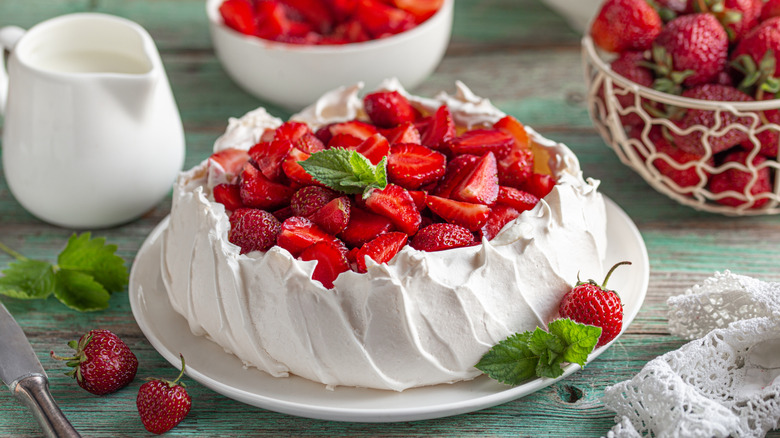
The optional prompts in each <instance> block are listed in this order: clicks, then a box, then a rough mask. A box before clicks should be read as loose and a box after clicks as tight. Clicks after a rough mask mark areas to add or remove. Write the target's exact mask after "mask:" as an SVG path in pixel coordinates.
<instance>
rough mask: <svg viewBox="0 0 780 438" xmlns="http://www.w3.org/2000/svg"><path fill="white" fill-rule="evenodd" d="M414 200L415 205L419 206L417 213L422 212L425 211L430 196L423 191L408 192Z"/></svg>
mask: <svg viewBox="0 0 780 438" xmlns="http://www.w3.org/2000/svg"><path fill="white" fill-rule="evenodd" d="M407 192H409V194H410V195H411V196H412V199H414V205H416V206H417V211H419V212H422V211H423V210H425V198H426V197H427V196H428V194H427V193H426V192H425V191H423V190H407Z"/></svg>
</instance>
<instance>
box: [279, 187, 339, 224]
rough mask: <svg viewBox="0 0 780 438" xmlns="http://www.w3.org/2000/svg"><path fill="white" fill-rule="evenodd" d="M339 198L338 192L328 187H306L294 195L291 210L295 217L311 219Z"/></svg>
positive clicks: (291, 200)
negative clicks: (318, 211)
mask: <svg viewBox="0 0 780 438" xmlns="http://www.w3.org/2000/svg"><path fill="white" fill-rule="evenodd" d="M338 196H339V195H338V193H337V192H335V191H333V190H331V189H329V188H327V187H321V186H306V187H303V188H300V189H298V190H297V191H296V192H295V194H293V196H292V198H291V199H290V208H292V212H293V214H294V215H295V216H302V217H310V216H311V215H313V214H314V212H316V211H317V210H319V209H321V208H322V207H324V206H325V204H327V203H328V202H330V201H332V200H334V199H336V198H337V197H338Z"/></svg>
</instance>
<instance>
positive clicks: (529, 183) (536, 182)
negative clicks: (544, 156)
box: [520, 173, 555, 199]
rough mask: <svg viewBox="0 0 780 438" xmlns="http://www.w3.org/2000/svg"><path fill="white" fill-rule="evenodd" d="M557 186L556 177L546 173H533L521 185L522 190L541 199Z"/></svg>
mask: <svg viewBox="0 0 780 438" xmlns="http://www.w3.org/2000/svg"><path fill="white" fill-rule="evenodd" d="M553 187H555V178H553V177H552V175H547V174H544V173H532V174H531V175H530V176H529V177H528V179H526V180H525V183H523V185H521V186H520V189H521V190H525V191H526V192H529V193H531V194H532V195H534V196H536V197H537V198H539V199H542V198H544V197H545V196H547V194H548V193H550V192H551V191H552V189H553Z"/></svg>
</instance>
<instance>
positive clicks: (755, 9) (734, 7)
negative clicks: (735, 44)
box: [689, 0, 763, 41]
mask: <svg viewBox="0 0 780 438" xmlns="http://www.w3.org/2000/svg"><path fill="white" fill-rule="evenodd" d="M689 3H690V6H691V9H692V10H693V11H695V12H709V13H711V14H713V15H714V16H715V17H716V18H717V19H718V21H720V22H721V24H722V25H723V27H724V28H725V29H726V32H727V33H728V36H729V40H731V41H738V40H740V39H741V38H742V37H743V36H744V35H745V33H747V32H748V31H749V30H750V29H752V28H754V27H755V26H756V25H757V24H758V19H759V17H760V15H761V8H762V6H763V1H762V0H689Z"/></svg>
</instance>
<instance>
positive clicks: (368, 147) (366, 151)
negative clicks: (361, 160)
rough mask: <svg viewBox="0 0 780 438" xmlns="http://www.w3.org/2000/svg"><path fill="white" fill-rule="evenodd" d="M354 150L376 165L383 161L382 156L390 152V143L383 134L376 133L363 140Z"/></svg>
mask: <svg viewBox="0 0 780 438" xmlns="http://www.w3.org/2000/svg"><path fill="white" fill-rule="evenodd" d="M347 149H352V148H347ZM354 150H355V151H356V152H359V153H360V154H362V155H363V156H364V157H366V158H368V161H370V162H371V164H373V165H374V166H376V165H377V164H379V162H380V161H382V158H384V157H386V156H388V155H389V154H390V143H389V142H388V141H387V139H386V138H385V137H384V136H383V135H382V134H379V133H376V134H373V135H371V136H370V137H368V138H367V139H365V140H363V142H361V143H360V144H359V145H357V146H356V147H355V148H354Z"/></svg>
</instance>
